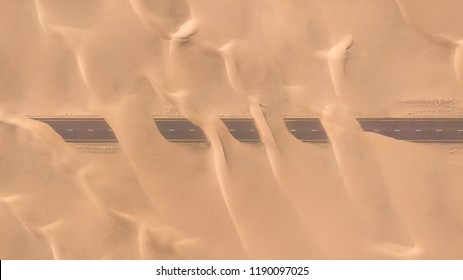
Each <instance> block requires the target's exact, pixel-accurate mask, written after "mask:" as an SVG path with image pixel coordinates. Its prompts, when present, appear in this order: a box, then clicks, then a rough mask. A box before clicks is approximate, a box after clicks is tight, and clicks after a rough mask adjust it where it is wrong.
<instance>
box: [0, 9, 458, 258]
mask: <svg viewBox="0 0 463 280" xmlns="http://www.w3.org/2000/svg"><path fill="white" fill-rule="evenodd" d="M462 13H463V4H462V3H461V1H458V0H445V1H433V0H395V1H392V0H377V1H369V0H332V1H326V0H294V1H286V0H154V1H150V0H93V1H79V0H66V1H62V0H28V1H16V0H0V22H1V24H0V34H1V35H0V42H1V43H0V73H1V74H0V221H1V224H2V226H1V227H0V258H1V259H461V258H463V206H462V205H463V188H462V186H463V175H462V174H463V146H462V145H459V144H451V145H450V144H449V145H445V144H418V143H407V142H403V141H398V140H394V139H391V138H387V137H385V136H381V135H377V134H372V133H368V132H364V131H363V130H362V129H361V128H360V126H359V124H358V123H357V122H356V120H355V118H356V117H463V105H462V97H463V76H462V75H463V70H462V69H463V59H462V58H463V17H461V15H462ZM31 116H44V117H45V116H47V117H53V116H102V117H104V118H105V119H106V121H107V122H108V123H109V125H110V126H111V128H112V129H113V131H114V132H115V134H116V136H117V138H118V140H119V143H118V144H116V145H115V146H114V147H112V148H111V149H107V147H106V146H105V145H100V146H98V145H95V146H94V147H92V148H91V149H90V148H85V147H84V148H82V147H80V146H78V145H74V144H69V143H65V142H64V141H63V140H62V139H61V137H60V136H59V135H58V134H57V133H56V132H54V131H53V130H52V129H51V128H50V127H48V126H47V125H45V124H43V123H40V122H37V121H34V120H31V119H29V118H28V117H31ZM153 116H164V117H175V116H184V117H186V118H188V119H189V120H190V121H192V122H193V123H195V124H196V125H199V126H200V127H201V128H202V130H203V131H204V133H205V135H206V137H207V138H208V140H209V142H210V145H181V144H173V143H169V142H167V141H166V140H165V139H164V138H163V137H162V135H161V134H160V133H159V131H158V130H157V128H156V127H155V126H154V125H153V121H152V118H153ZM291 116H292V117H295V116H300V117H303V116H304V117H318V118H320V120H321V122H322V125H323V127H324V129H325V131H326V133H327V135H328V138H329V141H330V143H329V144H313V143H302V142H299V141H297V140H296V139H295V138H294V137H293V136H292V135H291V134H290V132H289V131H288V130H287V129H286V127H285V125H284V122H283V118H284V117H291ZM219 117H252V118H253V119H254V121H255V123H256V127H257V129H258V131H259V134H260V136H261V139H262V144H245V143H240V142H238V141H237V140H236V139H234V138H233V137H232V136H231V135H230V133H229V131H227V128H226V127H225V126H224V124H223V123H222V122H221V121H220V120H219Z"/></svg>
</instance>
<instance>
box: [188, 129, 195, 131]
mask: <svg viewBox="0 0 463 280" xmlns="http://www.w3.org/2000/svg"><path fill="white" fill-rule="evenodd" d="M188 131H196V129H188Z"/></svg>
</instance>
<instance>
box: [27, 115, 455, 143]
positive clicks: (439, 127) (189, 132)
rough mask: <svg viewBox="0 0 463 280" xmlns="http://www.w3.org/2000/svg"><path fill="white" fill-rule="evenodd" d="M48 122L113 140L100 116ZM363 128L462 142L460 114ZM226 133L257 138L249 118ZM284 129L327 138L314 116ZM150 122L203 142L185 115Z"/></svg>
mask: <svg viewBox="0 0 463 280" xmlns="http://www.w3.org/2000/svg"><path fill="white" fill-rule="evenodd" d="M34 119H35V120H38V121H42V122H44V123H47V124H48V125H50V126H51V127H52V128H53V129H54V130H55V131H56V132H57V133H58V134H60V135H61V136H62V137H63V139H64V140H65V141H67V142H117V138H116V136H115V134H114V132H113V131H112V130H111V128H110V127H109V125H108V124H107V123H106V122H105V120H104V119H102V118H34ZM357 120H358V122H359V124H360V126H361V127H362V129H363V130H365V131H369V132H373V133H378V134H382V135H385V136H388V137H392V138H395V139H399V140H405V141H413V142H450V143H452V142H455V143H456V142H463V118H458V119H457V118H358V119H357ZM222 121H223V122H224V123H225V125H226V126H227V128H228V130H229V131H230V133H231V134H232V135H233V136H234V137H235V138H236V139H238V140H239V141H242V142H260V138H259V133H258V131H257V128H256V126H255V124H254V121H253V120H252V119H248V118H236V119H230V118H224V119H222ZM285 123H286V127H287V129H288V131H289V132H290V133H291V134H293V135H294V136H295V137H296V138H297V139H299V140H301V141H304V142H326V141H328V138H327V136H326V133H325V131H324V129H323V127H322V125H321V123H320V120H319V119H315V118H287V119H285ZM154 124H155V125H156V126H157V128H158V129H159V131H160V132H161V134H162V135H163V136H164V137H165V138H166V139H167V140H169V141H171V142H184V143H192V142H198V143H200V142H207V140H206V137H205V136H204V133H203V131H202V130H201V129H200V128H199V127H197V126H196V125H194V124H192V123H191V122H189V121H188V120H186V119H181V118H156V119H154Z"/></svg>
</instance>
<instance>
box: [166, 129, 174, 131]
mask: <svg viewBox="0 0 463 280" xmlns="http://www.w3.org/2000/svg"><path fill="white" fill-rule="evenodd" d="M167 131H175V129H168V130H167Z"/></svg>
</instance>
